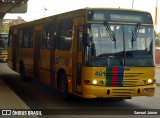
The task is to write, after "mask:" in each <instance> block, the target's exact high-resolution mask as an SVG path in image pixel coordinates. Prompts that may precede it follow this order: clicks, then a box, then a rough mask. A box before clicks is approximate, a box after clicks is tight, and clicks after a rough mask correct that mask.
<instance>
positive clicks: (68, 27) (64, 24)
mask: <svg viewBox="0 0 160 118" xmlns="http://www.w3.org/2000/svg"><path fill="white" fill-rule="evenodd" d="M72 28H73V21H72V19H66V20H62V21H60V23H59V34H58V41H57V42H58V44H57V49H58V50H70V49H71V43H72Z"/></svg>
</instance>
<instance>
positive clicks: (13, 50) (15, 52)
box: [12, 34, 18, 71]
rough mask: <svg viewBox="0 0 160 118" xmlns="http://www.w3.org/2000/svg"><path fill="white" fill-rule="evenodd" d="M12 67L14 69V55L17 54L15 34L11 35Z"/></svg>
mask: <svg viewBox="0 0 160 118" xmlns="http://www.w3.org/2000/svg"><path fill="white" fill-rule="evenodd" d="M12 38H13V39H12V69H13V70H14V71H16V56H17V38H18V36H17V34H13V37H12Z"/></svg>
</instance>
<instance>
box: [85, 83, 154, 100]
mask: <svg viewBox="0 0 160 118" xmlns="http://www.w3.org/2000/svg"><path fill="white" fill-rule="evenodd" d="M155 88H156V85H155V84H151V85H146V86H133V87H103V86H94V85H84V86H83V88H82V97H83V98H130V97H134V96H154V93H155ZM146 89H147V90H148V89H149V91H146Z"/></svg>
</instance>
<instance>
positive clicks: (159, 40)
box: [155, 32, 160, 47]
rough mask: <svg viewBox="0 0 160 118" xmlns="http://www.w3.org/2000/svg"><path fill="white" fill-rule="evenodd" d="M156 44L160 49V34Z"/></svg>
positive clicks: (157, 36) (157, 35)
mask: <svg viewBox="0 0 160 118" xmlns="http://www.w3.org/2000/svg"><path fill="white" fill-rule="evenodd" d="M155 44H156V46H158V47H160V32H159V33H157V34H156V41H155Z"/></svg>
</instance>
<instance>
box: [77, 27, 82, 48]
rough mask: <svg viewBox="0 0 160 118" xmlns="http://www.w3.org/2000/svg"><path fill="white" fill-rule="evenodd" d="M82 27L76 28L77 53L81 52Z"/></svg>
mask: <svg viewBox="0 0 160 118" xmlns="http://www.w3.org/2000/svg"><path fill="white" fill-rule="evenodd" d="M82 35H83V26H80V27H78V51H81V50H82Z"/></svg>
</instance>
